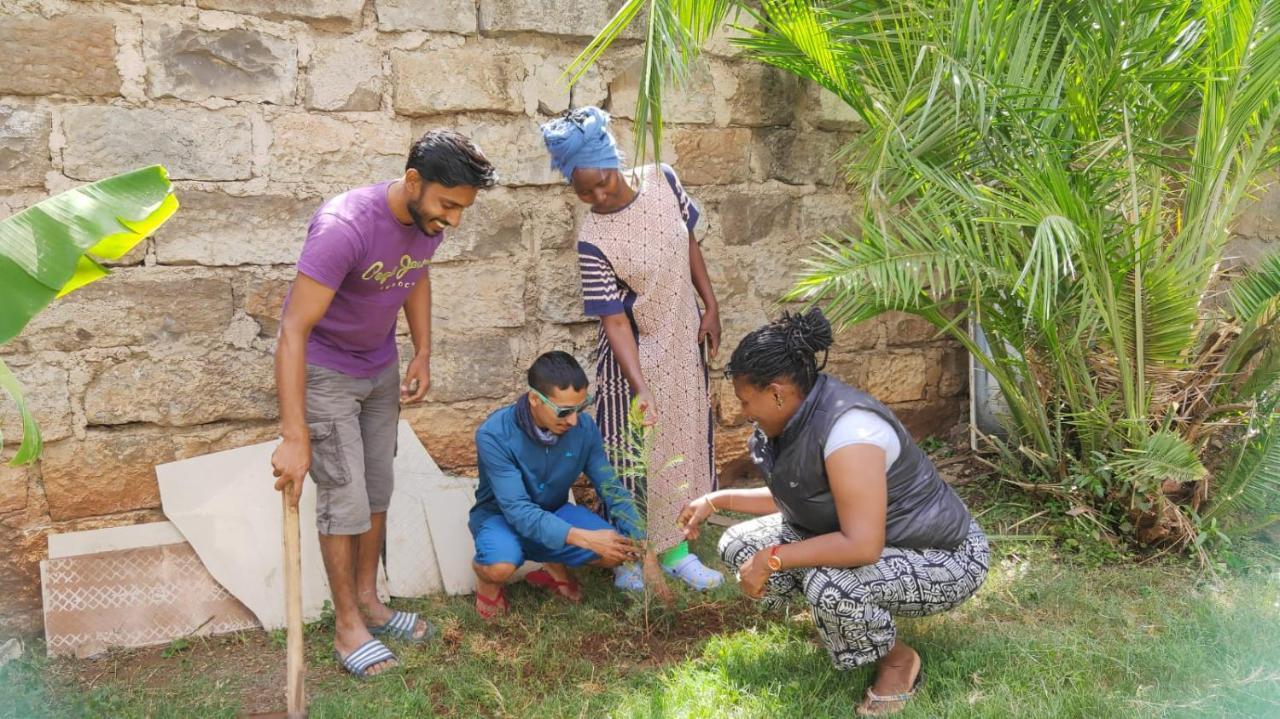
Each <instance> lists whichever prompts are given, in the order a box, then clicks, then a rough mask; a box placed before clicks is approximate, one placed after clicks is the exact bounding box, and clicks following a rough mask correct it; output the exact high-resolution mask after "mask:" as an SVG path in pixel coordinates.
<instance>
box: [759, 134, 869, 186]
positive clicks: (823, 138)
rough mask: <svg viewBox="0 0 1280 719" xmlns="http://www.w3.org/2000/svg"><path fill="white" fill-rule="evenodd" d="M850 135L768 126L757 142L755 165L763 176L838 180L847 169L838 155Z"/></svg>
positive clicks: (821, 181) (795, 181)
mask: <svg viewBox="0 0 1280 719" xmlns="http://www.w3.org/2000/svg"><path fill="white" fill-rule="evenodd" d="M850 139H852V135H850V134H848V133H834V132H821V131H817V130H795V129H792V128H786V129H778V130H765V131H763V132H761V134H760V136H759V138H758V140H757V142H756V149H757V153H756V154H757V157H756V158H755V166H756V168H757V172H758V173H760V174H761V175H762V176H763V179H771V180H781V181H783V182H786V183H787V184H791V185H801V184H806V183H812V182H816V183H818V184H820V185H834V184H838V183H840V182H842V181H843V178H844V172H845V167H844V163H842V162H839V161H838V156H839V154H840V150H841V148H843V147H844V145H845V143H847V142H848V141H849V140H850Z"/></svg>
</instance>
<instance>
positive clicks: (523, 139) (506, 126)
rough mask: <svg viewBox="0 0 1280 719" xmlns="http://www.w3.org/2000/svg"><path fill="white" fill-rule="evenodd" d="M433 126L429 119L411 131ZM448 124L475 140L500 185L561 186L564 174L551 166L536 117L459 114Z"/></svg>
mask: <svg viewBox="0 0 1280 719" xmlns="http://www.w3.org/2000/svg"><path fill="white" fill-rule="evenodd" d="M436 126H437V125H436V124H435V123H433V124H431V125H430V126H426V125H424V126H421V127H415V131H417V132H422V131H425V130H428V129H432V128H434V127H436ZM451 126H452V127H453V128H454V129H456V130H457V131H458V132H461V133H462V134H464V135H466V136H467V137H469V138H471V140H472V141H473V142H475V143H476V145H477V146H478V147H479V148H480V151H481V152H483V153H484V154H485V157H488V158H489V161H490V162H492V163H493V164H494V166H495V167H497V168H498V182H501V183H502V184H503V185H507V186H509V187H511V186H523V185H559V186H561V187H564V186H565V182H564V177H563V176H562V175H561V174H560V173H558V172H556V171H555V170H552V169H551V159H550V158H549V157H548V156H547V149H546V146H545V145H544V144H543V142H542V133H541V132H540V131H539V130H538V122H537V121H536V120H533V119H531V118H526V117H510V118H502V117H498V116H483V115H462V116H459V117H457V118H456V119H454V121H453V122H452V123H451Z"/></svg>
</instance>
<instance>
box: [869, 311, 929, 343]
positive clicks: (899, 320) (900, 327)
mask: <svg viewBox="0 0 1280 719" xmlns="http://www.w3.org/2000/svg"><path fill="white" fill-rule="evenodd" d="M879 320H880V321H881V322H883V323H884V326H885V339H886V340H887V341H888V343H889V346H890V347H893V346H901V345H912V344H918V343H920V342H929V341H931V340H935V339H938V328H937V327H934V326H933V325H932V324H930V323H929V322H928V321H927V320H924V319H921V318H920V317H919V316H917V315H912V314H907V313H905V312H886V313H884V314H882V315H880V317H879Z"/></svg>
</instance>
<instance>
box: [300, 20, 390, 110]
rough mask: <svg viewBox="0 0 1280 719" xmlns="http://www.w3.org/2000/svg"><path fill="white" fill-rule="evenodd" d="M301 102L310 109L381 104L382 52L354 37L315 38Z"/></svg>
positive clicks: (346, 107)
mask: <svg viewBox="0 0 1280 719" xmlns="http://www.w3.org/2000/svg"><path fill="white" fill-rule="evenodd" d="M305 101H306V104H307V107H309V108H311V109H313V110H361V111H372V110H377V109H379V108H381V107H382V51H381V50H379V49H378V47H377V46H376V45H373V44H371V43H367V42H363V41H361V40H360V39H358V38H349V37H325V38H323V39H318V40H317V41H316V46H315V49H314V50H313V51H312V53H311V61H310V63H309V64H308V65H307V72H306V86H305Z"/></svg>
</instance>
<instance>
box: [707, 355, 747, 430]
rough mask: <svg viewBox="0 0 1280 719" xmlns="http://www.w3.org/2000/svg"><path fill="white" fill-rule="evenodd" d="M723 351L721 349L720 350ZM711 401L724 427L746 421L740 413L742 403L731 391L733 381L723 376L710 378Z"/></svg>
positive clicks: (735, 425) (738, 424)
mask: <svg viewBox="0 0 1280 719" xmlns="http://www.w3.org/2000/svg"><path fill="white" fill-rule="evenodd" d="M722 351H723V350H722ZM711 401H712V402H713V403H714V404H715V407H716V417H718V418H719V419H720V424H721V425H723V426H726V427H737V426H740V425H743V424H745V423H746V421H747V419H746V417H745V416H744V415H743V414H742V403H741V402H739V401H738V396H737V395H736V394H734V393H733V382H731V381H729V380H727V379H724V378H723V377H719V378H716V377H713V378H712V379H711Z"/></svg>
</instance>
